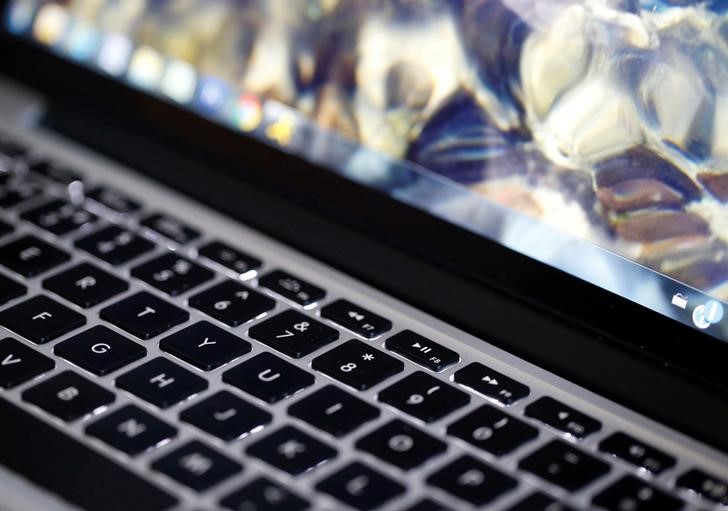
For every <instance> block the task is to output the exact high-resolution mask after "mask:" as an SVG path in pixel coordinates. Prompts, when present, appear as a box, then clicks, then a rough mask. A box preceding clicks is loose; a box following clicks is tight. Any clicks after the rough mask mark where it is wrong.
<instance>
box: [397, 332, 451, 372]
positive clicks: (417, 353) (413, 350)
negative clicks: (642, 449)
mask: <svg viewBox="0 0 728 511" xmlns="http://www.w3.org/2000/svg"><path fill="white" fill-rule="evenodd" d="M384 346H385V347H386V348H387V349H388V350H392V351H394V352H395V353H399V354H400V355H402V356H403V357H405V358H408V359H410V360H411V361H413V362H415V363H417V364H420V365H422V366H425V367H426V368H427V369H429V370H430V371H435V372H439V371H442V370H443V369H445V368H446V367H448V366H451V365H453V364H456V363H457V362H458V360H460V356H459V355H458V354H457V353H455V352H454V351H453V350H451V349H448V348H446V347H444V346H442V345H440V344H437V343H436V342H434V341H431V340H429V339H427V338H426V337H422V336H421V335H418V334H416V333H414V332H412V331H410V330H404V331H402V332H400V333H398V334H396V335H393V336H392V337H390V338H389V339H387V341H386V342H385V343H384Z"/></svg>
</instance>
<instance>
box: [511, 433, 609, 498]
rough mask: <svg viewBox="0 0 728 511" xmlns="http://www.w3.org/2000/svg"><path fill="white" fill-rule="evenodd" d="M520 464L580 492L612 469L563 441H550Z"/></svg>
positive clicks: (542, 477)
mask: <svg viewBox="0 0 728 511" xmlns="http://www.w3.org/2000/svg"><path fill="white" fill-rule="evenodd" d="M518 466H519V468H521V469H522V470H525V471H527V472H531V473H532V474H535V475H537V476H538V477H540V478H541V479H544V480H545V481H548V482H549V483H552V484H555V485H556V486H560V487H562V488H564V489H565V490H568V491H577V490H579V489H581V488H583V487H584V486H586V485H587V484H589V483H591V482H592V481H594V480H596V479H598V478H600V477H602V476H603V475H605V474H606V473H607V472H609V465H607V464H606V463H604V462H603V461H600V460H598V459H597V458H594V457H593V456H591V455H589V454H586V453H584V452H582V451H580V450H579V449H577V448H575V447H572V446H571V445H569V444H567V443H566V442H563V441H561V440H553V441H551V442H549V443H548V444H546V445H545V446H543V447H541V448H540V449H538V450H537V451H536V452H534V453H532V454H530V455H529V456H528V457H526V458H524V459H523V460H521V461H520V463H519V464H518Z"/></svg>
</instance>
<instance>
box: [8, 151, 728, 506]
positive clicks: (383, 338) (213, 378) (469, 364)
mask: <svg viewBox="0 0 728 511" xmlns="http://www.w3.org/2000/svg"><path fill="white" fill-rule="evenodd" d="M3 148H11V149H12V151H11V150H10V149H7V150H6V151H5V155H4V156H3V158H4V161H6V162H7V161H13V162H16V164H15V165H16V167H17V168H18V169H29V171H28V172H18V173H13V174H10V173H6V174H0V208H2V209H1V210H0V213H1V215H0V216H2V219H1V220H0V268H1V270H0V272H1V273H0V304H3V305H2V309H1V310H0V324H1V325H2V326H4V327H5V328H7V329H8V330H9V331H10V332H12V334H11V335H8V336H6V338H4V339H2V340H0V387H1V388H2V389H6V390H5V392H9V391H11V390H18V391H19V396H20V402H22V403H24V404H23V405H22V406H23V407H25V408H27V410H21V409H20V408H17V406H16V405H14V404H12V403H10V402H8V401H6V400H5V399H4V398H3V394H2V393H0V409H2V410H3V415H2V416H3V417H6V416H8V415H6V414H10V415H12V416H13V419H12V420H11V421H9V423H8V425H7V430H8V431H9V432H11V431H16V432H18V433H20V432H22V431H24V430H25V431H31V432H33V434H34V435H36V436H39V437H40V439H42V440H43V441H44V442H45V441H50V442H52V443H53V445H56V446H59V447H58V449H57V451H58V452H63V455H64V456H71V457H77V459H78V460H79V461H82V460H86V461H89V460H90V461H89V462H91V461H92V462H93V464H92V466H93V467H98V468H97V469H89V468H88V466H84V467H79V468H78V470H79V471H80V473H84V472H83V471H84V470H86V471H87V472H86V473H88V474H92V472H93V477H95V479H94V480H95V481H97V483H98V484H101V483H99V481H103V483H104V484H108V487H107V489H108V490H107V492H106V493H103V492H99V491H86V492H83V493H82V492H78V491H77V490H74V489H73V488H69V487H62V485H61V484H59V483H58V481H57V480H55V479H54V478H53V477H50V476H49V474H50V473H52V470H46V471H44V470H40V469H38V468H37V467H35V466H31V465H32V463H30V462H29V461H28V460H32V459H33V457H32V455H28V456H27V460H26V459H24V458H23V456H22V455H21V454H20V453H19V452H16V451H17V449H15V448H10V447H8V448H0V463H2V464H6V465H8V466H9V467H10V468H12V469H14V470H17V471H18V472H20V473H22V474H23V475H25V476H26V477H29V478H30V479H31V480H34V481H36V482H38V483H40V484H42V485H44V486H46V487H48V488H50V489H51V490H52V491H55V492H57V493H60V494H61V495H63V496H64V497H66V498H67V499H68V500H70V501H72V502H74V503H76V504H79V505H82V506H86V507H90V508H105V509H130V508H136V509H139V510H146V509H149V510H156V509H166V508H169V507H170V506H173V505H174V503H175V502H176V501H178V500H179V498H180V495H183V496H184V499H185V500H184V505H185V506H186V505H187V504H189V503H190V502H192V501H193V500H194V499H196V498H199V499H200V500H199V502H202V504H196V507H195V509H198V508H200V509H202V508H205V509H207V508H215V509H217V508H224V509H232V510H257V511H263V510H267V509H271V510H272V509H275V510H287V511H296V510H304V509H323V508H325V509H355V510H374V509H380V508H381V509H387V510H398V511H400V510H401V511H408V510H411V511H435V510H440V511H443V510H448V509H471V508H480V507H481V506H488V507H487V508H488V509H500V510H512V511H516V510H529V511H537V510H549V511H555V510H568V509H579V508H584V507H588V508H590V509H591V508H595V509H604V510H609V511H642V510H659V511H671V510H679V509H698V508H699V509H712V508H716V509H718V508H719V506H726V505H728V483H727V482H726V481H725V480H724V479H721V478H719V477H717V476H715V475H713V474H710V473H708V472H706V471H704V470H703V469H702V468H700V467H692V468H689V470H685V469H684V468H683V469H682V472H680V473H678V472H676V466H679V463H678V461H679V460H678V459H677V458H676V457H675V456H674V455H673V454H671V453H668V452H663V451H662V450H660V449H658V448H656V447H654V446H652V445H650V444H648V443H646V442H644V441H643V440H641V439H639V438H636V437H634V436H633V435H631V434H628V433H626V432H623V431H615V430H614V429H613V428H611V430H610V429H609V428H605V427H604V425H603V423H602V420H601V419H599V418H596V417H591V416H589V415H587V414H586V413H583V412H581V411H579V410H578V407H575V406H571V405H569V404H567V403H564V402H561V401H560V400H557V399H555V398H553V397H551V396H548V395H543V393H537V392H533V390H532V389H531V388H529V386H528V385H526V384H524V383H522V382H519V381H517V379H516V378H513V377H509V376H508V375H506V374H502V373H501V372H499V371H496V370H494V369H491V368H490V367H488V366H486V365H485V364H483V363H481V362H478V361H475V360H464V359H463V358H461V355H460V354H458V353H457V352H456V351H453V350H452V349H450V348H447V347H445V346H443V345H442V344H441V343H438V342H436V341H435V340H433V339H430V338H427V337H425V336H423V335H421V334H419V333H417V332H414V331H412V330H409V329H402V328H400V327H398V325H397V324H394V322H393V321H392V320H391V319H388V318H387V310H386V308H380V309H378V310H376V311H371V310H368V309H367V308H364V307H362V306H360V305H358V304H356V303H355V300H354V298H351V297H334V298H333V299H330V297H329V295H328V291H327V290H326V289H324V287H325V286H322V285H320V284H319V283H317V282H313V281H309V280H308V279H304V278H301V277H299V276H298V275H296V274H295V273H293V270H294V269H293V268H291V269H286V268H278V267H276V266H272V267H270V268H268V266H267V264H268V263H267V262H266V261H265V260H264V258H262V257H259V256H258V255H257V254H255V253H254V252H255V247H244V248H243V247H238V246H236V245H235V243H234V240H215V239H210V238H208V237H207V236H206V233H203V232H202V231H201V230H200V229H198V228H197V227H194V226H191V225H188V224H187V223H186V222H185V221H184V220H182V219H181V218H178V217H176V216H172V215H169V214H166V213H162V212H155V211H151V212H147V210H146V206H147V205H145V204H143V201H142V200H139V199H137V198H134V197H129V196H128V195H127V194H125V193H124V192H122V191H119V190H115V189H112V188H109V187H107V186H105V185H104V184H99V183H93V185H91V184H90V183H89V184H86V183H84V182H83V181H84V179H85V177H84V176H83V175H82V174H81V173H80V172H77V171H76V170H74V169H71V168H68V167H66V166H64V165H60V164H58V163H55V162H49V161H44V160H35V161H34V163H33V164H31V165H25V164H23V163H22V162H24V161H26V159H25V152H24V150H22V149H21V148H20V146H18V145H17V144H12V143H10V142H8V141H7V140H6V141H4V142H2V143H0V152H2V149H3ZM5 167H6V168H8V167H10V165H5ZM84 190H86V191H85V192H84ZM69 247H72V248H69ZM248 250H250V253H249V252H248ZM36 280H37V281H38V282H39V283H40V286H42V290H41V291H39V292H30V291H29V289H40V288H39V287H38V286H36V285H34V284H33V283H34V282H35V281H36ZM179 297H186V298H184V299H183V300H182V301H180V298H179ZM47 343H54V344H53V346H52V351H45V352H44V353H45V354H43V353H41V350H40V349H39V347H40V346H42V345H44V344H47ZM150 346H158V348H159V350H153V349H148V348H149V347H150ZM470 358H472V357H470ZM100 378H101V379H100ZM370 389H376V393H375V394H367V395H366V396H367V397H365V396H364V395H363V392H365V391H368V390H370ZM299 393H300V397H299ZM371 396H376V397H375V399H372V397H371ZM279 402H283V403H284V407H283V408H280V407H278V405H277V404H278V403H279ZM274 404H276V409H275V411H274V410H273V409H272V408H271V407H272V405H274ZM29 405H30V406H29ZM169 410H172V412H171V413H172V414H173V415H172V416H173V417H175V418H174V420H170V419H169V417H170V414H169V413H167V411H169ZM281 410H283V411H282V412H281ZM163 411H164V413H163ZM43 418H45V419H46V420H45V421H44V420H43ZM45 422H50V423H52V424H54V425H55V426H56V427H59V428H60V429H61V430H63V429H64V427H67V428H71V427H75V425H76V424H81V427H82V435H83V437H82V440H80V441H79V440H78V439H76V438H73V437H71V436H65V435H60V434H58V432H56V431H55V430H54V428H51V427H49V426H48V425H47V424H45ZM432 425H436V427H433V426H432ZM182 432H185V434H184V435H183V434H182ZM600 435H601V439H600V440H599V441H598V442H587V440H589V439H593V438H595V437H599V436H600ZM342 442H346V445H347V447H342V445H344V444H343V443H342ZM85 444H88V445H85ZM238 444H239V445H238ZM349 445H351V447H348V446H349ZM89 446H92V448H89ZM99 446H103V447H99ZM27 447H28V448H32V447H31V445H30V444H28V446H27ZM107 448H110V449H111V452H119V453H124V456H108V455H106V454H104V455H99V453H98V452H96V451H97V450H99V449H100V450H101V451H102V452H103V453H105V452H106V451H105V449H107ZM54 453H55V454H54ZM43 456H45V457H44V458H43V462H44V463H46V464H50V465H53V464H54V463H55V466H56V468H58V467H62V466H63V463H66V461H65V460H60V461H54V460H55V456H58V454H57V452H56V451H54V450H50V451H49V452H48V453H43ZM140 459H141V460H143V461H138V460H140ZM84 465H88V463H86V464H84ZM125 465H126V466H125ZM330 466H335V467H337V468H335V469H334V470H329V469H327V467H330ZM140 472H141V475H139V474H140ZM673 472H674V473H673ZM240 474H244V476H245V477H243V479H241V478H240ZM319 474H320V475H319ZM665 474H668V475H669V477H667V476H665ZM112 475H113V478H112ZM302 477H303V478H305V481H306V483H305V487H306V488H307V489H306V490H305V491H303V492H302V491H301V490H300V488H301V486H300V485H298V484H294V485H291V484H290V482H291V481H296V480H297V479H299V478H302ZM99 478H102V479H101V480H99ZM112 479H113V480H112ZM243 481H244V482H243ZM413 481H414V483H413ZM413 484H414V485H415V488H416V489H415V490H413V489H412V488H411V486H412V485H413ZM220 487H225V488H228V487H229V488H228V490H226V491H225V492H224V494H223V495H219V494H220V492H217V493H215V489H216V488H220ZM178 488H184V489H185V491H183V492H181V493H180V491H179V490H178ZM115 490H117V491H119V492H122V493H125V494H126V496H127V497H128V498H132V497H133V498H135V499H137V500H136V501H128V500H124V498H121V499H120V500H119V501H118V502H110V501H109V500H108V499H113V497H112V493H114V491H115ZM211 491H212V492H213V493H210V492H211ZM423 491H426V492H428V493H431V496H428V497H427V498H424V499H423V498H422V497H423V495H422V492H423ZM413 492H414V493H413ZM114 494H115V493H114ZM210 494H214V495H216V496H215V497H214V501H212V500H210V497H208V495H210ZM125 498H126V497H125ZM190 499H191V500H190ZM101 502H103V505H102V504H100V503H101ZM130 502H133V505H132V503H130ZM573 502H578V503H580V504H577V505H574V504H573ZM190 505H191V504H190ZM183 508H184V509H187V507H183ZM721 509H722V508H721Z"/></svg>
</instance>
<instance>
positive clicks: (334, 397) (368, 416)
mask: <svg viewBox="0 0 728 511" xmlns="http://www.w3.org/2000/svg"><path fill="white" fill-rule="evenodd" d="M288 413H289V414H290V415H292V416H294V417H298V418H299V419H301V420H303V421H305V422H307V423H309V424H311V425H312V426H315V427H317V428H318V429H320V430H322V431H325V432H326V433H328V434H330V435H332V436H335V437H341V436H344V435H346V434H348V433H351V432H352V431H354V430H355V429H357V428H359V427H361V426H362V425H363V424H365V423H367V422H369V421H372V420H374V419H376V418H377V417H379V409H378V408H376V407H375V406H372V405H370V404H369V403H365V402H364V401H362V400H361V399H359V398H356V397H354V396H352V395H351V394H349V393H348V392H346V391H344V390H341V389H340V388H339V387H336V386H334V385H327V386H326V387H324V388H322V389H320V390H317V391H316V392H314V393H313V394H310V395H309V396H307V397H305V398H303V399H301V400H300V401H298V402H297V403H294V404H292V405H291V406H290V407H289V408H288Z"/></svg>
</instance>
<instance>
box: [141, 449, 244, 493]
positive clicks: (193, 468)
mask: <svg viewBox="0 0 728 511" xmlns="http://www.w3.org/2000/svg"><path fill="white" fill-rule="evenodd" d="M152 469H154V470H156V471H157V472H161V473H163V474H165V475H166V476H168V477H170V478H172V479H174V480H175V481H177V482H179V483H182V484H184V485H185V486H188V487H190V488H192V489H193V490H196V491H200V492H201V491H205V490H207V489H209V488H212V487H213V486H215V485H216V484H219V483H221V482H222V481H224V480H225V479H227V478H229V477H232V476H234V475H235V474H237V473H238V472H240V471H242V470H243V467H242V465H240V464H239V463H237V462H235V461H233V460H231V459H230V458H228V457H227V456H223V455H222V454H220V453H219V452H217V451H215V450H214V449H211V448H210V447H208V446H206V445H205V444H203V443H202V442H199V441H197V440H193V441H192V442H189V443H187V444H185V445H183V446H182V447H180V448H178V449H176V450H174V451H172V452H171V453H169V454H167V455H166V456H162V457H161V458H159V459H158V460H156V461H155V462H154V463H152Z"/></svg>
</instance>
